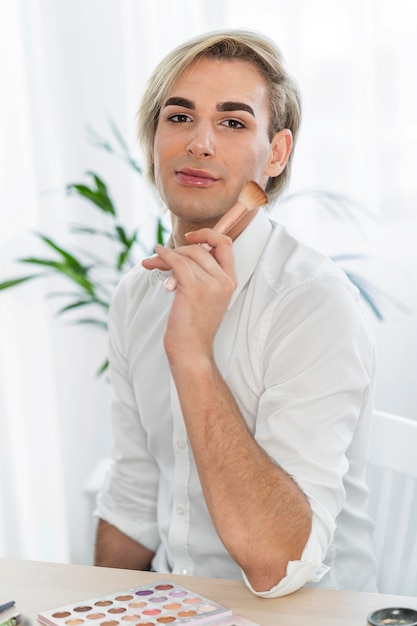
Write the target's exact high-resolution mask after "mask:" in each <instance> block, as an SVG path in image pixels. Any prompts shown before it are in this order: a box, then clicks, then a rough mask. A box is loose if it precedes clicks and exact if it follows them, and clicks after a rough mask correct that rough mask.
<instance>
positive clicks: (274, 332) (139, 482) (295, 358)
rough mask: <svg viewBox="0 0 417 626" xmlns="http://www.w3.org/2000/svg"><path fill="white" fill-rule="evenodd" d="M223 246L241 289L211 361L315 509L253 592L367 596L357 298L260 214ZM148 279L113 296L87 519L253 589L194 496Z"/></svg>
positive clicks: (164, 564) (364, 356) (367, 376)
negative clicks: (307, 587)
mask: <svg viewBox="0 0 417 626" xmlns="http://www.w3.org/2000/svg"><path fill="white" fill-rule="evenodd" d="M233 246H234V254H235V262H236V268H237V273H238V287H237V288H236V290H235V292H234V294H233V297H232V300H231V302H230V305H229V308H228V310H227V313H226V315H225V317H224V319H223V322H222V324H221V326H220V328H219V330H218V332H217V335H216V338H215V346H214V353H215V359H216V363H217V366H218V368H219V370H220V372H221V374H222V376H223V377H224V380H225V381H226V383H227V385H228V386H229V388H230V390H231V392H232V394H233V396H234V397H235V399H236V402H237V404H238V406H239V409H240V411H241V414H242V416H243V418H244V419H245V421H246V423H247V425H248V427H249V429H250V431H251V432H252V434H253V436H254V438H255V439H256V441H257V442H258V444H259V445H260V446H262V448H264V449H265V451H266V452H267V453H268V454H269V455H270V457H272V458H273V459H274V460H275V461H276V463H278V464H279V465H280V466H281V467H282V468H284V470H285V471H286V472H288V474H290V475H291V476H292V477H293V479H294V480H295V481H296V482H297V484H298V485H299V486H300V488H301V489H302V490H303V492H304V493H305V495H306V496H307V498H308V500H309V503H310V506H311V510H312V515H313V523H312V530H311V534H310V538H309V540H308V543H307V545H306V547H305V549H304V552H303V554H302V557H301V559H300V561H293V562H291V563H289V565H288V568H287V575H286V577H285V578H284V579H283V580H282V581H281V582H280V583H279V584H278V585H277V586H276V587H274V588H273V589H269V590H265V592H258V595H262V596H279V595H283V594H286V593H290V592H292V591H294V590H295V589H297V588H299V587H301V586H303V585H304V584H306V583H309V582H310V583H311V582H312V583H313V584H316V585H318V586H324V587H330V588H347V589H359V590H374V562H373V556H372V552H371V547H370V546H371V540H370V533H371V523H370V521H369V519H368V518H367V516H366V514H365V513H364V508H365V503H366V497H367V489H366V486H365V462H366V453H367V442H368V429H369V421H370V415H371V395H372V394H371V381H372V377H373V368H374V348H373V341H372V333H371V332H370V330H369V328H368V323H367V320H366V318H365V316H364V315H363V313H362V310H361V306H360V303H359V296H358V292H357V290H356V288H355V287H353V286H352V285H351V283H350V282H349V281H348V280H347V279H346V277H345V275H344V273H343V272H342V271H341V270H340V269H338V268H337V267H336V266H335V265H334V264H333V263H332V262H331V261H330V260H329V259H327V258H326V257H324V256H323V255H321V254H319V253H318V252H316V251H313V250H311V249H310V248H308V247H306V246H305V245H303V244H301V243H299V242H297V241H295V240H294V239H293V238H292V237H290V236H289V235H288V233H287V232H286V231H285V230H284V229H283V228H282V227H281V226H279V225H276V224H273V223H271V222H270V220H269V219H268V217H267V216H266V214H265V213H264V212H263V211H262V210H261V211H260V212H259V213H258V215H257V216H256V217H255V219H254V220H253V221H252V222H251V223H250V224H249V226H248V227H247V228H246V229H245V231H244V232H243V233H242V234H241V235H240V236H239V237H238V238H237V239H236V241H235V242H234V244H233ZM158 273H159V274H160V272H158V271H157V270H154V272H148V271H147V270H144V269H143V268H142V267H137V268H135V269H133V270H132V271H130V272H129V273H128V274H127V275H126V276H125V277H124V278H123V279H122V281H121V283H120V285H119V286H118V288H117V290H116V293H115V296H114V299H113V303H112V307H111V312H110V319H109V339H110V347H109V357H110V377H111V381H112V387H113V392H114V393H113V396H114V397H113V429H114V454H113V456H114V464H113V466H112V468H111V470H110V472H109V474H108V476H107V480H106V482H105V485H104V487H103V489H102V491H101V493H100V494H99V496H98V499H97V511H96V514H97V515H98V516H99V517H101V518H102V519H104V520H106V521H107V522H109V523H110V524H112V525H114V526H116V527H118V528H119V529H120V530H121V531H122V532H124V533H125V534H126V535H128V536H130V537H131V538H133V539H135V540H137V541H138V542H140V543H141V544H143V545H144V546H146V547H147V548H149V549H150V550H152V551H154V552H155V557H154V560H153V568H154V569H155V570H157V571H160V572H173V573H178V574H189V575H197V576H212V577H223V578H242V577H243V578H244V580H245V581H246V584H247V585H248V586H249V587H250V584H249V582H248V581H247V579H246V577H245V575H244V573H243V572H242V571H241V570H240V568H239V567H238V565H237V564H236V563H235V562H234V561H233V560H232V558H231V557H230V555H229V554H228V553H227V551H226V549H225V547H224V545H223V544H222V542H221V540H220V538H219V537H218V535H217V533H216V531H215V529H214V526H213V524H212V521H211V518H210V514H209V512H208V509H207V506H206V503H205V500H204V497H203V494H202V490H201V485H200V481H199V477H198V473H197V470H196V465H195V462H194V459H193V455H192V451H191V449H190V446H189V443H188V438H187V431H186V428H185V425H184V420H183V416H182V413H181V409H180V404H179V399H178V395H177V392H176V388H175V384H174V382H173V379H172V376H171V374H170V370H169V366H168V362H167V358H166V355H165V352H164V348H163V335H164V330H165V326H166V321H167V316H168V313H169V311H170V307H171V302H172V298H174V297H175V294H173V293H170V292H167V291H166V289H165V288H164V285H163V283H162V281H161V280H160V279H159V278H158ZM218 480H219V481H221V480H222V477H221V475H219V476H218ZM253 480H254V482H255V483H256V480H257V477H256V476H253ZM276 497H277V498H279V494H276ZM253 541H254V542H256V537H254V538H253ZM252 591H253V590H252Z"/></svg>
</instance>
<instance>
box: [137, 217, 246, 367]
mask: <svg viewBox="0 0 417 626" xmlns="http://www.w3.org/2000/svg"><path fill="white" fill-rule="evenodd" d="M186 237H187V240H188V241H189V242H190V245H187V246H180V247H178V248H175V249H171V248H164V247H163V246H157V247H156V256H155V257H152V258H149V259H145V260H144V261H142V265H143V266H144V267H145V268H147V269H155V268H158V269H162V270H172V271H173V273H174V275H175V280H176V291H175V297H174V302H173V304H172V308H171V312H170V316H169V318H168V324H167V329H166V333H165V338H164V344H165V349H166V351H167V355H168V358H169V359H173V358H175V356H177V355H180V357H181V358H182V359H185V358H186V356H187V355H191V356H193V357H194V358H195V356H197V355H204V354H206V355H211V353H212V346H213V340H214V336H215V334H216V331H217V329H218V327H219V325H220V323H221V321H222V319H223V316H224V314H225V312H226V310H227V306H228V304H229V302H230V298H231V296H232V294H233V291H234V289H235V287H236V285H237V277H236V272H235V266H234V258H233V247H232V240H231V239H230V238H229V237H227V236H225V235H222V234H220V233H218V232H216V231H214V230H212V229H209V228H204V229H201V230H198V231H193V232H190V233H188V234H187V235H186ZM197 244H208V246H209V247H210V248H211V250H210V252H209V251H208V250H207V249H206V248H205V247H203V245H197Z"/></svg>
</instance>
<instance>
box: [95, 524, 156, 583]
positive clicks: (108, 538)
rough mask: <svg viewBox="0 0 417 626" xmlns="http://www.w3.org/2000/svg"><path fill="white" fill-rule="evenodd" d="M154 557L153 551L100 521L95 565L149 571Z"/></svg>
mask: <svg viewBox="0 0 417 626" xmlns="http://www.w3.org/2000/svg"><path fill="white" fill-rule="evenodd" d="M153 556H154V553H153V552H151V550H148V549H147V548H145V546H142V545H141V544H140V543H138V542H137V541H134V540H133V539H131V538H130V537H128V536H127V535H125V534H124V533H122V532H121V531H120V530H118V529H117V528H116V527H115V526H112V525H111V524H108V523H107V522H105V521H104V520H102V519H99V521H98V525H97V533H96V543H95V553H94V565H99V566H101V567H119V568H122V569H138V570H144V571H149V570H150V568H151V562H152V559H153Z"/></svg>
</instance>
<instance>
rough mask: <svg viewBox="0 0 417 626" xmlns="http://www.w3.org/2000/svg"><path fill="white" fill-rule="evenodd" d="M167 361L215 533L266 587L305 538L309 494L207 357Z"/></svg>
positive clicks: (258, 586)
mask: <svg viewBox="0 0 417 626" xmlns="http://www.w3.org/2000/svg"><path fill="white" fill-rule="evenodd" d="M170 362H171V369H172V373H173V376H174V379H175V383H176V385H177V390H178V395H179V397H180V400H181V407H182V411H183V415H184V420H185V423H186V427H187V431H188V436H189V439H190V443H191V446H192V449H193V453H194V457H195V460H196V465H197V468H198V472H199V476H200V481H201V484H202V488H203V492H204V496H205V499H206V502H207V506H208V509H209V511H210V514H211V517H212V519H213V523H214V525H215V527H216V530H217V532H218V534H219V536H220V537H221V539H222V541H223V543H224V544H225V546H226V548H227V550H228V551H229V553H230V555H231V556H232V558H233V559H234V560H235V561H236V562H237V563H238V564H239V565H240V567H241V568H242V569H243V571H244V572H245V574H246V576H247V578H248V580H249V582H250V584H251V586H252V587H253V589H254V590H255V591H264V590H267V589H270V588H272V587H274V586H275V585H277V584H278V583H279V582H280V580H281V579H282V578H284V576H285V575H286V570H287V564H288V562H289V561H295V560H299V559H300V557H301V554H302V552H303V549H304V547H305V545H306V543H307V540H308V537H309V534H310V529H311V511H310V507H309V504H308V502H307V499H306V497H305V495H304V494H303V493H302V491H301V490H300V489H299V487H298V486H297V484H296V483H295V482H294V481H293V480H292V478H291V477H290V476H288V474H287V473H286V472H285V471H284V470H282V469H281V468H280V467H279V466H278V465H277V464H276V463H275V462H274V461H273V460H271V458H270V457H269V456H268V455H267V454H266V453H265V452H264V450H263V449H262V448H261V447H260V446H259V445H258V444H257V442H256V441H255V439H254V438H253V436H252V434H251V433H250V432H249V430H248V429H247V426H246V424H245V422H244V420H243V418H242V415H241V414H240V412H239V410H238V408H237V406H236V404H235V401H234V399H233V397H232V395H231V393H230V391H229V389H228V387H227V386H226V384H225V383H224V381H223V379H222V378H221V376H220V374H219V372H218V370H217V368H216V366H215V364H214V363H213V361H212V359H210V358H208V359H206V358H204V356H203V357H202V358H201V359H199V360H196V358H195V355H193V356H192V357H191V358H190V359H188V358H187V355H185V354H184V353H183V354H182V356H181V362H180V363H177V362H176V360H175V357H171V361H170ZM277 494H278V497H277Z"/></svg>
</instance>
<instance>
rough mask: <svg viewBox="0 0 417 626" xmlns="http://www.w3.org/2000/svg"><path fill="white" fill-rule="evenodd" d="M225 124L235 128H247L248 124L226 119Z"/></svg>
mask: <svg viewBox="0 0 417 626" xmlns="http://www.w3.org/2000/svg"><path fill="white" fill-rule="evenodd" d="M222 124H223V126H227V127H228V128H234V129H239V128H246V125H245V124H244V123H243V122H240V121H239V120H234V119H231V120H224V121H223V122H222Z"/></svg>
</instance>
